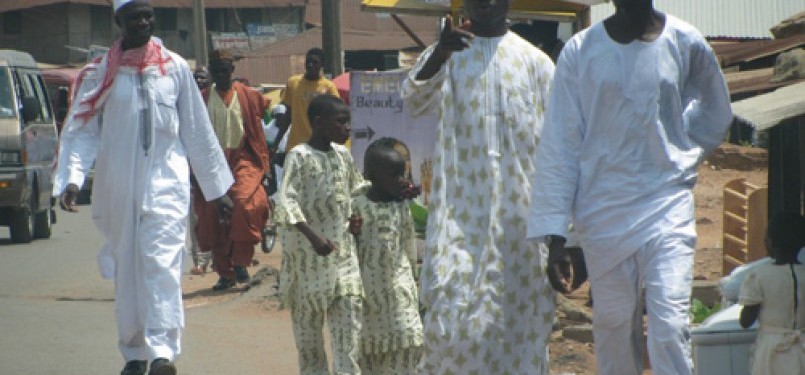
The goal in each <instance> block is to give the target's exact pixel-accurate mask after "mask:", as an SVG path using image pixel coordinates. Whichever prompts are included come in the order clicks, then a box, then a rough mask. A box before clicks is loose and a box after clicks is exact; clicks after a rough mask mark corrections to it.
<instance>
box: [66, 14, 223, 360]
mask: <svg viewBox="0 0 805 375" xmlns="http://www.w3.org/2000/svg"><path fill="white" fill-rule="evenodd" d="M114 8H115V22H116V23H117V25H118V26H119V27H120V29H121V30H122V37H121V39H119V40H117V41H116V42H114V43H113V44H112V46H111V47H110V49H109V52H107V53H106V54H105V55H104V56H102V57H101V58H98V59H96V60H95V61H93V62H92V63H91V64H89V65H88V66H87V67H86V68H84V70H83V71H82V72H81V73H80V74H79V77H78V79H77V87H78V90H77V93H76V94H75V97H74V100H73V105H72V108H71V109H70V116H69V117H68V119H67V121H66V122H65V126H64V131H63V132H62V134H61V145H60V150H59V162H58V170H57V173H56V177H55V183H54V187H53V194H54V195H56V196H60V197H61V206H62V208H63V209H65V210H67V211H71V212H75V211H76V208H75V198H76V196H77V194H78V191H79V188H80V186H81V184H82V182H83V181H84V176H85V175H86V173H87V171H88V170H89V168H90V167H91V166H92V164H93V162H95V174H94V184H93V193H92V195H93V197H92V198H93V199H92V201H93V206H92V211H93V213H92V217H93V220H94V222H95V225H96V226H97V227H98V230H99V231H100V232H101V233H102V234H103V236H104V245H103V247H102V249H101V252H100V254H99V256H98V264H99V267H100V271H101V274H102V275H103V276H104V277H106V278H114V280H115V304H116V306H115V311H116V316H117V328H118V337H119V348H120V351H121V353H122V354H123V357H124V359H125V360H126V365H125V367H124V368H123V371H122V372H121V375H144V374H145V373H146V368H147V365H148V361H149V360H150V361H151V365H150V370H149V372H148V374H149V375H174V374H176V366H175V365H174V361H175V360H176V357H177V356H178V355H179V353H180V351H181V349H180V338H181V329H182V327H183V326H184V312H183V308H182V290H181V275H182V269H181V267H182V256H183V254H182V253H183V251H184V245H185V236H186V231H187V214H188V207H189V204H190V181H189V176H190V171H189V169H190V168H189V167H190V165H192V167H193V170H194V172H195V178H196V179H197V180H198V184H199V186H200V187H201V190H202V192H203V193H204V196H205V197H206V198H207V199H208V200H213V199H216V200H217V201H218V202H219V208H220V209H221V210H222V211H224V213H227V212H229V210H230V209H231V205H232V202H231V200H229V199H228V197H227V196H226V192H227V190H228V189H229V187H230V185H232V182H233V178H232V174H231V173H230V171H229V167H228V166H227V163H226V159H224V155H223V152H222V151H221V148H220V146H219V145H218V141H217V139H216V137H215V134H214V133H213V130H212V126H211V125H210V121H209V117H208V116H207V110H206V108H205V106H204V102H203V101H202V99H201V95H200V93H199V90H198V88H197V87H196V82H195V80H194V79H193V75H192V73H191V71H190V68H189V67H188V65H187V62H186V61H185V60H184V59H182V58H181V57H180V56H179V55H177V54H175V53H173V52H171V51H168V50H167V49H166V48H165V47H164V46H162V45H161V43H160V42H159V41H158V39H156V38H152V37H151V35H152V33H153V30H154V10H153V7H152V6H151V5H150V2H149V1H147V0H115V1H114ZM188 160H189V162H190V163H189V164H190V165H188Z"/></svg>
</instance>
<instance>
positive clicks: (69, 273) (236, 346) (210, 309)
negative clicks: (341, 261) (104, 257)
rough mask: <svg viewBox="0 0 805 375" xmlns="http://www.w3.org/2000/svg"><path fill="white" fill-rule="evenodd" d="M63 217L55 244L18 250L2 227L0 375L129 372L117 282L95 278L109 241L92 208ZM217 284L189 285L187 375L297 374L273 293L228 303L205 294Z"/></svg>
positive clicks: (263, 289)
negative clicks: (272, 305)
mask: <svg viewBox="0 0 805 375" xmlns="http://www.w3.org/2000/svg"><path fill="white" fill-rule="evenodd" d="M58 215H59V216H58V219H59V222H58V223H57V224H55V225H54V232H53V237H52V238H50V239H48V240H36V241H34V242H32V243H30V244H25V245H18V244H12V243H11V242H10V240H8V238H9V234H8V229H7V228H3V227H0V375H20V374H31V375H49V374H54V375H56V374H58V375H72V374H75V375H79V374H82V375H83V374H92V375H97V374H110V375H111V374H118V373H119V371H120V369H121V368H122V364H123V360H122V358H121V356H120V354H119V352H118V350H117V334H116V329H115V321H114V302H113V296H114V291H113V284H112V282H111V281H108V280H103V279H102V278H101V277H100V276H99V274H98V272H97V267H96V265H95V264H96V263H95V255H96V253H97V250H98V249H99V248H100V245H101V239H100V236H99V234H98V233H97V232H96V231H95V228H94V226H93V224H92V222H91V219H90V209H89V207H87V206H84V207H81V212H79V213H78V214H67V213H64V212H58ZM276 256H277V255H276V254H273V253H272V254H271V258H273V259H272V260H271V261H275V260H276V259H275V258H276ZM188 279H190V278H188ZM214 281H215V279H214V275H208V276H207V277H206V278H205V279H203V280H201V279H198V278H196V279H195V280H193V279H190V280H186V282H185V296H186V303H187V305H188V306H197V307H191V308H188V310H187V315H186V320H187V329H186V330H185V333H184V340H183V344H184V348H183V354H182V356H181V358H180V359H179V362H178V365H179V372H180V374H192V375H204V374H232V375H240V374H244V375H245V374H271V375H274V374H277V375H285V374H294V373H297V372H298V370H297V367H296V352H295V349H294V345H293V336H292V334H291V329H290V319H289V317H288V313H287V311H279V312H278V311H271V310H268V309H266V308H264V307H263V305H264V304H262V302H261V301H264V299H265V296H266V295H268V294H269V293H270V287H269V286H267V285H263V286H260V287H257V288H254V289H252V290H251V291H249V292H248V293H246V294H243V295H240V294H239V293H232V294H231V295H230V296H223V297H222V296H220V295H218V296H215V295H212V294H210V293H209V292H207V288H208V287H209V285H211V284H212V283H213V282H214ZM188 285H190V288H195V289H194V290H188ZM191 300H192V301H191ZM190 302H192V303H190Z"/></svg>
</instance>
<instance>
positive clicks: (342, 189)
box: [277, 95, 363, 375]
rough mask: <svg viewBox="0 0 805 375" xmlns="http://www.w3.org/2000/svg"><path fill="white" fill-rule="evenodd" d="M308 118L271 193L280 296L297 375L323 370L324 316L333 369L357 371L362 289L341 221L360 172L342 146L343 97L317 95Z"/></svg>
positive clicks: (345, 125) (345, 132)
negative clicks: (304, 137) (275, 195)
mask: <svg viewBox="0 0 805 375" xmlns="http://www.w3.org/2000/svg"><path fill="white" fill-rule="evenodd" d="M308 116H309V118H310V123H311V125H312V126H311V127H312V130H313V134H312V135H311V138H310V140H308V142H307V143H303V144H300V145H298V146H296V147H294V148H293V149H292V150H290V151H289V152H288V154H287V156H286V159H285V176H284V177H283V180H282V185H281V187H280V192H279V204H278V205H277V223H278V224H280V240H281V241H282V249H283V251H282V270H281V272H280V298H281V300H282V302H283V304H284V305H286V306H289V307H290V309H291V317H292V319H293V331H294V339H295V340H296V347H297V350H298V352H299V353H298V354H299V368H300V372H301V373H302V374H304V375H308V374H329V372H328V369H327V367H328V366H327V358H326V355H325V352H324V339H323V335H322V328H323V324H324V319H325V317H326V318H327V325H328V327H329V329H330V337H331V342H332V353H333V357H334V358H333V371H334V373H337V374H359V373H360V368H359V367H358V358H359V356H360V347H359V345H360V331H361V315H362V309H363V287H362V285H361V275H360V269H359V268H358V257H357V255H356V254H355V242H354V238H353V236H352V235H350V234H349V232H348V230H347V226H348V218H349V217H350V215H351V213H352V208H351V202H352V194H353V191H355V190H356V189H357V188H359V187H360V186H362V185H363V177H362V176H361V175H360V173H359V172H358V169H357V168H356V167H355V164H354V162H353V160H352V156H351V155H350V152H349V150H347V149H346V148H345V147H344V146H342V144H343V143H344V142H346V140H347V138H348V137H349V133H350V124H349V122H350V113H349V108H348V107H347V106H346V105H345V104H344V102H343V101H341V99H339V98H337V97H335V96H332V95H319V96H317V97H315V98H314V99H313V100H312V101H311V103H310V106H309V107H308Z"/></svg>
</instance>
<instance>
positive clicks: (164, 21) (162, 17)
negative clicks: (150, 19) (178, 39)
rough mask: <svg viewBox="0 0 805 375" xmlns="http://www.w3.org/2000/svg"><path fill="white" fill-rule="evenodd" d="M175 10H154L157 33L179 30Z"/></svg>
mask: <svg viewBox="0 0 805 375" xmlns="http://www.w3.org/2000/svg"><path fill="white" fill-rule="evenodd" d="M178 13H179V12H178V11H177V10H176V8H155V9H154V17H155V18H156V29H157V31H176V30H178V29H179V27H178V25H179V16H178Z"/></svg>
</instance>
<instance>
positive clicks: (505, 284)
mask: <svg viewBox="0 0 805 375" xmlns="http://www.w3.org/2000/svg"><path fill="white" fill-rule="evenodd" d="M465 9H466V11H467V14H468V15H469V18H470V20H471V25H470V24H465V25H464V26H462V27H461V28H453V27H451V26H450V22H451V20H450V19H449V18H448V21H447V26H446V27H445V28H444V30H443V31H442V34H441V36H440V40H439V42H438V43H437V44H436V45H434V46H431V47H430V48H429V49H427V50H426V51H425V53H424V54H423V55H422V57H421V58H420V60H419V61H418V62H417V64H416V66H415V67H414V68H413V69H412V71H411V73H410V76H409V77H408V78H407V79H406V80H405V82H404V83H403V97H404V98H405V100H406V103H407V105H408V106H409V107H410V110H411V111H412V112H413V113H414V114H419V113H424V112H426V111H429V110H437V111H439V114H440V121H439V125H438V128H437V139H436V142H437V144H436V150H435V155H434V162H433V182H432V190H431V199H432V202H431V205H430V216H429V219H428V229H427V237H426V251H425V256H424V261H423V266H422V273H421V280H420V281H421V293H420V295H421V300H422V303H423V304H424V307H425V315H424V334H425V340H424V347H423V350H424V353H423V359H422V362H421V363H420V366H419V370H420V372H419V373H421V374H547V373H548V350H547V342H548V338H549V335H550V333H551V326H552V324H553V317H554V309H555V307H554V305H555V304H554V297H555V296H554V294H553V291H552V290H551V288H550V285H549V284H548V282H547V279H546V278H545V272H544V271H545V266H546V261H547V249H546V248H545V247H544V245H541V244H537V243H534V242H529V241H526V219H527V215H528V207H529V203H530V191H531V182H532V180H533V177H534V163H533V155H534V153H535V152H536V149H537V143H538V142H539V134H540V129H541V127H542V118H543V111H544V110H545V104H546V99H547V93H548V85H549V82H550V80H551V76H552V75H553V63H552V62H551V60H550V58H549V57H548V56H546V55H545V54H544V53H542V52H540V51H539V50H538V49H537V48H536V47H534V46H532V45H531V44H529V43H528V42H527V41H525V40H523V39H522V38H520V37H519V36H517V35H516V34H515V33H512V32H510V31H508V29H507V25H506V14H507V12H508V9H509V1H508V0H502V1H501V0H496V1H481V0H467V1H465Z"/></svg>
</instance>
